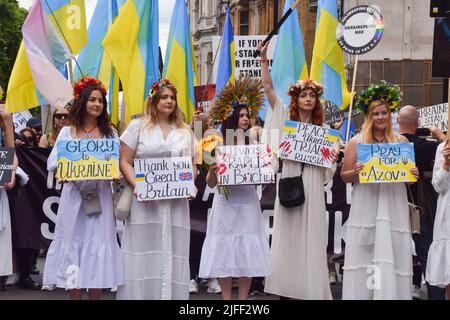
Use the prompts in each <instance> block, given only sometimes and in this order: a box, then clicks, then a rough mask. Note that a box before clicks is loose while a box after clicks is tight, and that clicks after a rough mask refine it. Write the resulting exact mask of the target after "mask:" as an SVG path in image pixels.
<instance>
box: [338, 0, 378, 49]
mask: <svg viewBox="0 0 450 320" xmlns="http://www.w3.org/2000/svg"><path fill="white" fill-rule="evenodd" d="M383 32H384V20H383V16H382V15H381V13H380V11H378V10H377V9H376V8H375V7H372V6H366V5H363V6H357V7H354V8H352V9H350V10H349V11H347V12H346V13H345V14H344V16H343V17H342V22H341V23H339V25H338V27H337V29H336V38H337V41H338V43H339V46H340V47H341V48H342V50H344V51H345V52H347V53H349V54H352V55H360V54H364V53H367V52H369V51H370V50H372V49H373V48H375V46H376V45H377V44H378V43H379V42H380V40H381V37H382V36H383Z"/></svg>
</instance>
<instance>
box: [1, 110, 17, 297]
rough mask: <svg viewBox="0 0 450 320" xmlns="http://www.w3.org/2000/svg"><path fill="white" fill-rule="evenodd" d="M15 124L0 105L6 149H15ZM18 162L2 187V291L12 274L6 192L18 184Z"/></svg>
mask: <svg viewBox="0 0 450 320" xmlns="http://www.w3.org/2000/svg"><path fill="white" fill-rule="evenodd" d="M13 128H14V126H13V122H12V117H11V114H10V113H9V112H7V111H6V110H5V105H4V104H1V103H0V129H1V133H0V135H1V134H3V137H1V136H0V139H3V145H4V146H5V147H10V148H14V134H13ZM17 165H18V161H17V157H16V156H14V164H13V172H12V177H11V182H9V183H6V184H5V185H4V186H2V187H0V291H3V290H5V283H6V278H7V276H8V275H10V274H12V243H11V217H10V214H9V202H8V197H7V195H6V190H9V189H12V188H13V187H14V185H15V182H16V169H17Z"/></svg>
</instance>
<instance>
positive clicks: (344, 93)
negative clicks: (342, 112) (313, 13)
mask: <svg viewBox="0 0 450 320" xmlns="http://www.w3.org/2000/svg"><path fill="white" fill-rule="evenodd" d="M337 12H338V6H337V0H319V2H318V8H317V24H316V37H315V41H314V49H313V58H312V64H311V79H313V80H316V81H318V82H320V83H321V84H322V85H323V86H324V94H323V99H324V100H327V101H330V102H332V103H334V104H335V105H337V106H339V107H340V108H341V109H345V108H346V107H347V106H348V105H349V104H350V93H349V92H348V89H347V82H346V81H347V79H346V76H345V69H344V55H343V53H342V49H341V48H340V47H339V44H338V43H337V40H336V28H337V26H338V23H339V21H338V16H337Z"/></svg>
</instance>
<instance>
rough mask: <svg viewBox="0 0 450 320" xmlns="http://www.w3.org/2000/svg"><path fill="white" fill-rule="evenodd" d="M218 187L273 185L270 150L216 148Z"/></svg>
mask: <svg viewBox="0 0 450 320" xmlns="http://www.w3.org/2000/svg"><path fill="white" fill-rule="evenodd" d="M216 156H217V170H216V172H217V175H218V183H219V185H224V186H230V185H245V184H268V183H275V172H274V168H273V161H272V150H271V149H270V147H269V145H267V144H261V145H248V146H245V145H242V146H221V147H217V154H216Z"/></svg>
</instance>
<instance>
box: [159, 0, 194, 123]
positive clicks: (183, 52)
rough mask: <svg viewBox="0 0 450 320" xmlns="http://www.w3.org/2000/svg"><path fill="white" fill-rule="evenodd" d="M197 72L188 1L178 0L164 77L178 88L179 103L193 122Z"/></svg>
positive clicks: (168, 45) (165, 60) (173, 16)
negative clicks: (186, 2)
mask: <svg viewBox="0 0 450 320" xmlns="http://www.w3.org/2000/svg"><path fill="white" fill-rule="evenodd" d="M196 74H197V63H196V61H195V55H194V46H193V42H192V36H191V32H190V29H189V15H188V13H187V8H186V4H185V1H183V0H177V1H176V3H175V7H174V9H173V13H172V19H171V22H170V31H169V39H168V42H167V51H166V57H165V59H164V71H163V77H164V78H166V79H169V80H170V81H171V82H172V83H173V85H174V86H175V87H176V88H177V91H178V94H177V100H178V106H179V107H180V109H181V110H182V111H183V113H184V115H185V117H186V122H187V123H190V121H191V119H192V115H193V114H194V111H195V95H194V86H196V85H197V76H196Z"/></svg>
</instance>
